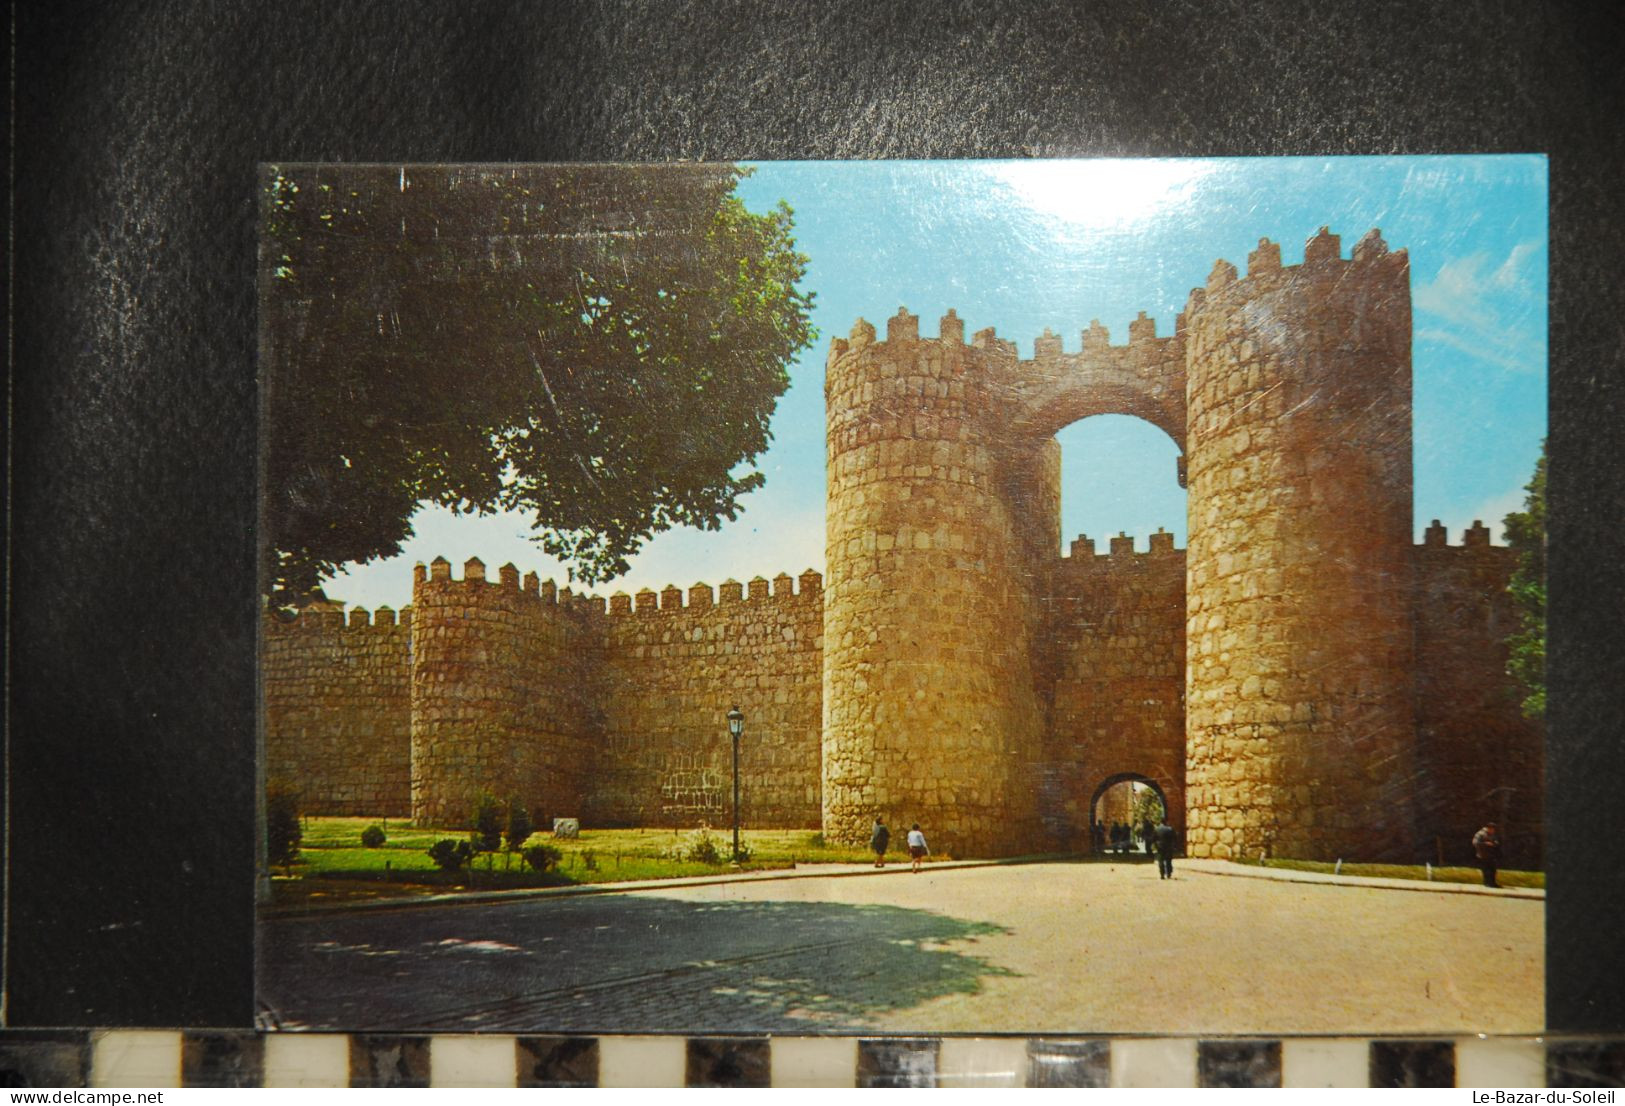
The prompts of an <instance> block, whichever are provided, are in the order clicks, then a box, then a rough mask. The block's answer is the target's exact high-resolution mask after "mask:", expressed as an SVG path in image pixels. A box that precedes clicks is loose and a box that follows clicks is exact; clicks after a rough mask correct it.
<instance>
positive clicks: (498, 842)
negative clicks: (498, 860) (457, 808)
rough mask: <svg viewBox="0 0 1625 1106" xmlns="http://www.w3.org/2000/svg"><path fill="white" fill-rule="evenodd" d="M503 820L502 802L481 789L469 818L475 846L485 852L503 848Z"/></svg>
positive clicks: (471, 838) (469, 826)
mask: <svg viewBox="0 0 1625 1106" xmlns="http://www.w3.org/2000/svg"><path fill="white" fill-rule="evenodd" d="M502 822H503V817H502V804H501V803H499V802H497V798H496V796H495V795H493V794H491V793H490V792H489V791H481V792H480V793H479V795H478V796H477V797H476V798H475V800H474V809H473V812H472V813H471V814H470V815H469V818H468V828H469V829H470V830H471V831H472V834H471V836H470V838H469V839H470V840H471V841H472V842H473V843H474V847H475V848H476V849H478V850H479V851H480V852H484V853H494V852H496V851H497V850H498V849H500V848H502Z"/></svg>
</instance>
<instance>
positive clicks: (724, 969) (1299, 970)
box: [261, 864, 1544, 1034]
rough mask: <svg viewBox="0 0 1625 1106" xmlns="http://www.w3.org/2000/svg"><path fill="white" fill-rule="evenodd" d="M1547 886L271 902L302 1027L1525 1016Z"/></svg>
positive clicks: (1471, 1021)
mask: <svg viewBox="0 0 1625 1106" xmlns="http://www.w3.org/2000/svg"><path fill="white" fill-rule="evenodd" d="M1543 919H1544V904H1543V903H1540V902H1538V901H1529V900H1518V899H1504V898H1494V897H1490V896H1473V895H1447V894H1433V893H1425V892H1421V893H1419V892H1414V891H1393V890H1381V889H1371V888H1363V887H1347V886H1321V885H1314V884H1301V883H1284V882H1283V883H1277V882H1273V881H1270V880H1253V879H1226V878H1222V877H1218V876H1211V875H1203V874H1198V873H1190V872H1187V873H1185V874H1183V875H1181V876H1180V878H1178V879H1175V880H1173V881H1168V882H1163V881H1159V880H1158V879H1157V878H1156V871H1155V869H1154V868H1153V867H1152V866H1150V865H1146V864H1139V865H1108V864H1035V865H1030V866H1021V867H1003V868H978V869H966V870H961V871H938V872H932V871H930V870H929V869H928V870H927V871H926V872H925V873H922V874H920V875H917V876H916V875H910V874H908V873H907V872H902V871H899V872H896V873H893V874H888V875H884V876H878V877H864V878H847V879H832V878H831V879H826V878H815V879H799V880H786V881H776V882H759V883H730V884H717V885H712V886H705V887H690V888H680V889H664V890H659V891H640V892H635V893H630V894H624V895H601V896H592V897H584V898H568V899H553V900H546V899H531V900H524V901H519V902H510V903H502V904H495V905H483V904H482V905H476V906H446V907H419V908H414V909H410V910H399V911H381V912H370V913H356V914H340V915H325V916H320V917H309V918H279V919H274V920H271V921H268V922H267V923H265V925H264V927H263V929H262V933H261V963H262V973H261V979H262V993H263V995H264V998H265V1000H266V1001H267V1002H268V1003H269V1004H270V1005H271V1006H272V1008H273V1009H275V1010H276V1011H277V1013H278V1014H279V1016H280V1017H281V1018H282V1020H283V1024H284V1025H286V1026H289V1027H300V1026H304V1027H322V1028H344V1029H368V1028H389V1029H405V1028H412V1029H428V1030H435V1031H440V1032H451V1031H469V1030H493V1031H507V1032H527V1031H528V1032H543V1031H553V1032H611V1031H618V1032H622V1033H627V1032H659V1031H672V1032H703V1031H713V1032H779V1033H807V1032H818V1031H824V1032H831V1031H833V1032H852V1031H857V1030H874V1029H882V1030H886V1031H891V1032H908V1031H919V1032H977V1031H980V1032H988V1031H1005V1032H1110V1033H1140V1032H1158V1031H1161V1032H1174V1033H1182V1034H1192V1033H1440V1032H1456V1031H1462V1032H1467V1031H1471V1032H1482V1031H1495V1032H1509V1033H1511V1032H1535V1031H1538V1030H1539V1029H1540V1028H1541V1024H1542V1020H1543V1011H1542V1007H1543V988H1542V984H1541V980H1542V976H1541V964H1542V960H1543V956H1544V924H1543Z"/></svg>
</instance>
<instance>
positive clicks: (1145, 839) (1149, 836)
mask: <svg viewBox="0 0 1625 1106" xmlns="http://www.w3.org/2000/svg"><path fill="white" fill-rule="evenodd" d="M1140 843H1141V844H1142V845H1144V846H1145V855H1146V856H1150V855H1151V854H1152V853H1154V852H1156V848H1157V827H1156V824H1155V823H1153V822H1152V821H1151V819H1149V818H1147V819H1146V820H1145V821H1144V822H1141V823H1140Z"/></svg>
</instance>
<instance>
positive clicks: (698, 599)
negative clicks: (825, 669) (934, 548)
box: [583, 570, 824, 827]
mask: <svg viewBox="0 0 1625 1106" xmlns="http://www.w3.org/2000/svg"><path fill="white" fill-rule="evenodd" d="M798 583H799V590H798V589H797V584H798ZM822 583H823V581H822V577H820V576H819V574H818V573H816V572H812V571H810V570H809V571H807V572H804V573H802V574H801V577H800V579H799V581H796V580H792V579H791V578H790V577H789V576H788V575H783V574H781V575H780V576H778V577H777V578H775V579H774V580H773V582H772V584H771V585H769V583H768V581H767V580H765V579H762V578H761V577H757V578H756V579H754V580H752V581H751V582H750V584H749V586H748V589H747V588H746V586H745V585H741V584H739V583H736V582H734V581H732V580H730V581H727V582H725V583H724V584H722V585H721V587H720V588H719V589H718V593H717V594H713V593H712V590H711V587H710V585H708V584H696V585H694V586H693V587H691V588H689V589H688V592H687V595H686V600H687V602H686V603H685V601H684V600H685V594H684V592H683V591H682V590H681V589H679V588H675V587H668V588H666V589H665V590H663V591H662V592H660V593H659V594H658V595H657V594H656V593H655V592H653V591H643V592H640V593H639V594H638V595H637V596H636V599H635V600H634V599H633V598H632V597H630V596H626V595H622V594H617V595H615V596H613V597H611V599H610V601H609V612H608V614H607V615H606V616H604V617H603V618H602V619H599V620H597V622H598V626H597V629H598V631H599V633H600V634H601V637H602V640H603V653H602V657H603V661H602V665H601V667H600V671H599V673H598V680H599V691H598V694H599V695H600V703H601V714H602V734H603V736H602V739H601V743H600V746H599V752H598V761H597V768H596V770H595V772H594V774H593V780H592V788H591V791H590V793H589V794H588V796H587V797H586V800H585V803H584V806H583V814H584V817H585V818H586V820H587V824H588V825H592V826H620V825H625V826H695V825H699V824H700V823H702V822H703V823H708V824H709V825H711V826H714V827H724V826H731V825H732V822H733V792H732V779H733V745H732V742H731V740H730V739H729V735H728V728H727V722H726V718H725V716H726V715H727V712H728V709H729V708H730V707H731V706H734V705H738V707H739V709H740V710H741V711H742V712H743V713H744V715H745V732H744V736H743V738H742V739H741V741H740V752H739V763H740V780H741V786H740V821H741V823H742V824H743V825H745V826H763V827H766V826H776V827H817V826H818V824H819V817H820V804H819V792H820V779H819V777H820V755H819V730H820V726H821V724H822V695H821V691H822V684H821V679H822V648H823V641H822V639H823V633H824V619H823V595H822Z"/></svg>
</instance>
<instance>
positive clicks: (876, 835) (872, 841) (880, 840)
mask: <svg viewBox="0 0 1625 1106" xmlns="http://www.w3.org/2000/svg"><path fill="white" fill-rule="evenodd" d="M890 844H891V830H889V829H887V828H886V821H885V819H883V818H881V816H880V815H878V814H877V815H875V829H874V832H873V833H871V834H870V835H869V848H871V849H873V850H874V854H875V867H876V868H884V867H885V866H886V846H887V845H890Z"/></svg>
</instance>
